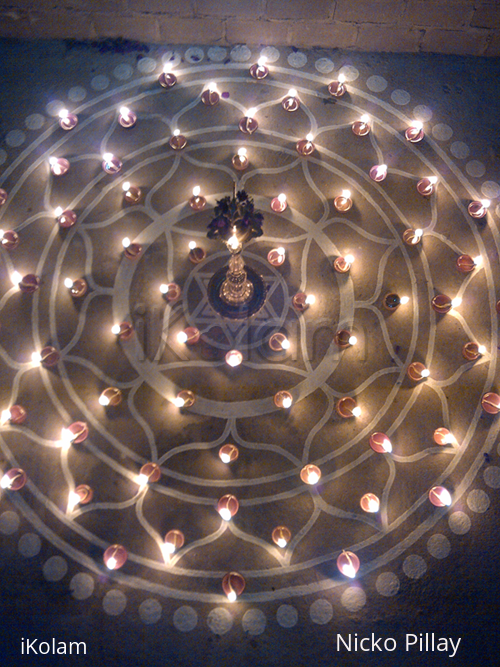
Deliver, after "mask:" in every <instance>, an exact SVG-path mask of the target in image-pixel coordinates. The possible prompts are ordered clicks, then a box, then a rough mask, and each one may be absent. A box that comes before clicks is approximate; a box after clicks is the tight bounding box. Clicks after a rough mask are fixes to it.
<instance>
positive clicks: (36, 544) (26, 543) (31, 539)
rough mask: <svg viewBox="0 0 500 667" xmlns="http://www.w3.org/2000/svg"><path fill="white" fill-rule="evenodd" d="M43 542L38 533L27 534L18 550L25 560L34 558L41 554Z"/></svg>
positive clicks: (21, 540) (20, 540) (20, 541)
mask: <svg viewBox="0 0 500 667" xmlns="http://www.w3.org/2000/svg"><path fill="white" fill-rule="evenodd" d="M41 548H42V540H41V539H40V537H39V536H38V535H37V534H36V533H25V534H24V535H23V536H22V537H21V538H20V539H19V544H18V545H17V549H18V551H19V553H20V554H21V556H24V558H33V557H34V556H37V555H38V554H39V553H40V549H41Z"/></svg>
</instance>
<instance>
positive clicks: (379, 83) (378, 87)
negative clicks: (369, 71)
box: [366, 75, 387, 93]
mask: <svg viewBox="0 0 500 667" xmlns="http://www.w3.org/2000/svg"><path fill="white" fill-rule="evenodd" d="M366 86H367V88H368V90H371V91H372V93H381V92H382V91H383V90H385V89H386V88H387V81H386V79H384V77H383V76H376V75H375V76H370V77H368V79H367V80H366Z"/></svg>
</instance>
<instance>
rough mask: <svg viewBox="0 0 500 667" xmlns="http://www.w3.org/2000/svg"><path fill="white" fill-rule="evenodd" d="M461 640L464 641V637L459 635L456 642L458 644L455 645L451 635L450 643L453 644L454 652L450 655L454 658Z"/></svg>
mask: <svg viewBox="0 0 500 667" xmlns="http://www.w3.org/2000/svg"><path fill="white" fill-rule="evenodd" d="M461 641H462V638H461V637H459V638H458V639H457V644H456V646H455V644H454V643H453V639H452V638H451V637H450V644H451V646H452V648H453V653H452V654H451V655H450V658H454V657H455V656H456V654H457V651H458V647H459V645H460V642H461Z"/></svg>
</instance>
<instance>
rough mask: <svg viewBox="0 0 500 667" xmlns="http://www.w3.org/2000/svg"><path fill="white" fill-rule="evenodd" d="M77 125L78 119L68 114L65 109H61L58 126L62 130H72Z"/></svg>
mask: <svg viewBox="0 0 500 667" xmlns="http://www.w3.org/2000/svg"><path fill="white" fill-rule="evenodd" d="M77 124H78V117H77V116H75V114H74V113H70V112H69V111H68V110H67V109H61V111H60V112H59V126H60V127H62V129H63V130H72V129H73V128H74V127H76V126H77Z"/></svg>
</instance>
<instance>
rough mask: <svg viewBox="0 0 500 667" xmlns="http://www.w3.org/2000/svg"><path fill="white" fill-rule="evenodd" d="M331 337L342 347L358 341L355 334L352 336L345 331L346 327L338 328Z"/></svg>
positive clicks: (350, 345)
mask: <svg viewBox="0 0 500 667" xmlns="http://www.w3.org/2000/svg"><path fill="white" fill-rule="evenodd" d="M333 339H334V341H335V343H336V344H337V345H338V346H339V347H340V348H342V349H343V348H346V347H352V346H353V345H356V343H357V342H358V339H357V338H356V336H353V335H352V334H351V333H350V332H349V331H347V329H340V330H339V331H337V332H336V334H335V336H334V337H333Z"/></svg>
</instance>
